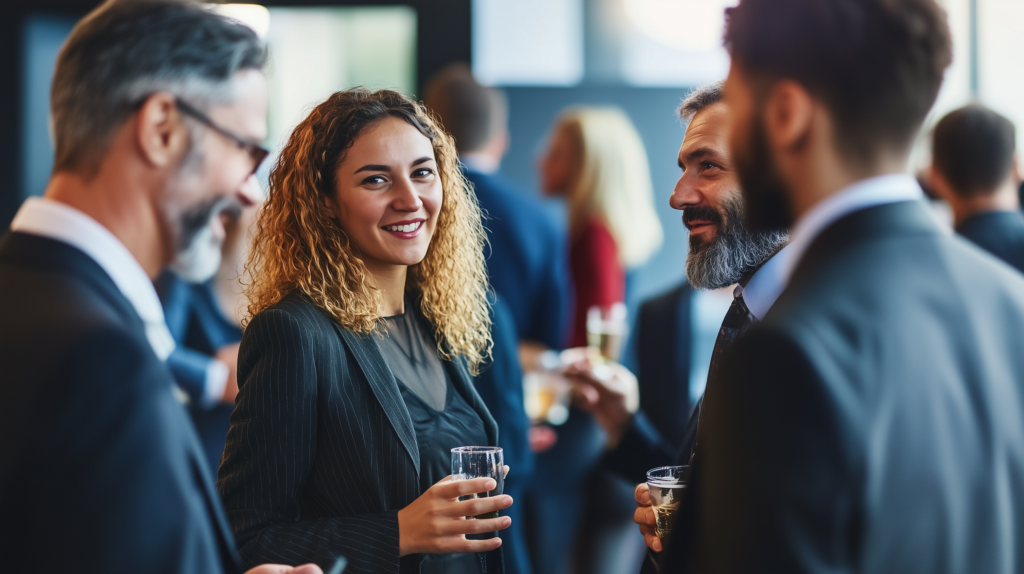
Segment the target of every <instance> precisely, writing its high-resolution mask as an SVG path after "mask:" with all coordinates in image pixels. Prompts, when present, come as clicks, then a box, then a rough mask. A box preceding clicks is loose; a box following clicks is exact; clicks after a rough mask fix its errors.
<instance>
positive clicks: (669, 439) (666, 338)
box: [605, 282, 696, 483]
mask: <svg viewBox="0 0 1024 574" xmlns="http://www.w3.org/2000/svg"><path fill="white" fill-rule="evenodd" d="M692 307H693V288H691V287H690V285H689V284H688V283H686V282H683V283H681V284H680V285H678V286H676V287H673V288H672V289H670V290H669V291H667V292H665V293H662V294H661V295H657V296H655V297H652V298H651V299H648V300H647V301H644V302H643V303H642V304H641V305H640V312H639V313H638V316H637V321H636V328H635V329H634V332H635V342H636V346H635V348H636V358H637V363H636V366H637V380H638V382H639V385H640V410H638V411H637V413H636V414H635V415H634V417H633V424H632V425H631V427H630V428H629V429H628V430H627V431H626V433H625V434H624V435H623V437H622V440H621V441H620V442H619V444H618V445H617V446H616V448H614V449H613V450H611V451H609V452H608V454H607V455H606V456H605V464H606V465H607V466H608V467H609V468H610V469H611V470H613V471H614V472H616V473H617V474H619V475H621V476H623V477H624V478H626V479H629V480H631V481H633V482H635V483H640V482H644V481H646V480H647V471H648V470H650V469H652V468H655V467H658V466H666V465H670V464H686V463H685V462H678V461H686V460H689V455H690V451H691V450H692V448H693V441H694V439H695V438H696V417H693V416H691V417H687V416H686V415H687V413H691V411H693V409H694V405H692V404H691V403H690V363H691V359H690V349H691V339H692V330H693V329H692V321H691V319H690V318H691V315H692Z"/></svg>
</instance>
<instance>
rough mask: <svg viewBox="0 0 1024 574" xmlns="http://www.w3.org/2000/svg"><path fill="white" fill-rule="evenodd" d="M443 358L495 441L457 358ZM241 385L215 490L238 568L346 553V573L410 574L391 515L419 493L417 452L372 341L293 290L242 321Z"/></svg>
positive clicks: (414, 558)
mask: <svg viewBox="0 0 1024 574" xmlns="http://www.w3.org/2000/svg"><path fill="white" fill-rule="evenodd" d="M444 364H445V368H446V369H447V370H448V374H449V376H450V377H451V379H452V383H453V385H454V386H455V388H456V389H457V390H458V391H459V392H460V393H461V394H462V395H463V397H464V398H465V399H466V401H467V402H468V403H469V405H470V406H471V407H472V408H473V409H474V410H476V411H477V412H478V413H479V414H480V417H481V419H483V422H484V428H485V430H486V432H487V438H488V440H489V441H490V444H497V443H498V428H497V425H496V424H495V422H494V419H493V418H492V417H491V415H490V413H489V412H488V411H487V407H485V406H484V404H483V401H481V399H480V396H479V395H478V394H477V392H476V390H475V389H474V388H473V385H472V382H471V381H472V379H471V378H470V375H469V373H468V371H467V369H466V367H465V364H464V363H463V361H461V360H456V361H444ZM238 380H239V394H238V398H237V402H236V406H235V411H234V413H233V414H232V416H231V430H230V431H229V433H228V438H227V445H226V446H225V449H224V457H223V459H222V461H221V466H220V473H219V479H218V482H217V486H218V488H219V490H220V493H221V496H222V498H223V501H224V507H225V509H226V510H227V514H228V519H229V521H230V522H231V527H232V529H233V530H234V532H235V536H236V539H237V541H238V545H239V550H240V552H241V554H242V559H243V562H244V563H245V564H246V567H250V566H253V565H256V564H260V563H264V562H278V563H286V564H302V563H305V562H315V563H317V564H319V565H320V566H321V567H323V568H324V569H325V570H326V569H327V568H328V567H329V566H330V565H331V563H332V562H333V561H334V559H335V558H336V557H337V556H338V555H344V556H346V557H347V558H348V559H349V567H348V570H346V572H347V573H364V572H366V573H369V572H395V573H397V572H416V571H418V569H419V562H420V560H421V555H410V556H406V557H404V558H401V559H399V555H398V511H399V510H401V509H402V508H404V507H406V506H408V505H409V504H410V503H411V502H412V501H414V500H415V499H416V498H417V497H419V496H420V495H421V494H422V491H421V490H420V487H419V468H420V460H419V449H418V447H417V443H416V434H415V430H414V427H413V422H412V418H411V417H410V415H409V411H408V410H407V409H406V407H405V402H404V400H403V399H402V396H401V393H400V391H399V389H398V383H397V382H396V380H395V378H394V376H393V375H392V374H391V370H390V369H389V368H388V366H387V362H386V359H385V357H384V356H383V355H382V354H381V352H380V349H379V347H378V346H377V343H376V341H374V340H373V339H372V337H368V336H365V337H364V336H359V335H356V334H354V333H352V332H351V331H348V330H346V329H344V328H343V327H341V326H340V325H338V323H337V322H335V321H334V320H332V319H331V318H329V317H328V316H327V315H326V314H325V313H323V312H322V311H321V310H320V309H319V308H318V307H316V306H315V305H314V304H313V303H312V302H311V301H309V300H308V299H307V298H305V297H304V296H302V295H298V294H292V295H289V296H287V297H285V298H284V299H283V300H282V301H281V302H279V303H277V304H276V305H274V306H273V307H270V308H268V309H266V310H265V311H263V312H261V313H259V314H257V315H256V316H255V317H253V319H252V321H251V322H250V324H249V326H248V327H247V328H246V330H245V334H244V336H243V338H242V344H241V349H240V351H239V356H238ZM487 570H488V573H489V574H494V573H500V572H501V555H500V549H499V550H498V551H496V552H493V553H490V555H489V556H488V568H487Z"/></svg>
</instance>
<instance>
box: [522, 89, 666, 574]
mask: <svg viewBox="0 0 1024 574" xmlns="http://www.w3.org/2000/svg"><path fill="white" fill-rule="evenodd" d="M540 172H541V174H540V175H541V184H542V189H543V191H544V192H545V194H547V195H549V196H561V197H564V198H565V201H566V204H567V207H568V213H569V233H570V240H569V243H570V250H569V260H570V267H571V273H572V279H573V283H574V290H575V304H574V310H575V311H574V319H573V322H572V329H571V332H570V333H569V337H568V340H567V341H566V343H567V344H568V345H569V346H570V347H582V346H585V345H586V344H587V310H588V309H589V308H590V307H594V306H599V307H610V306H611V305H613V304H615V303H622V302H624V301H625V295H626V293H625V291H626V271H627V270H628V269H630V268H634V267H637V266H639V265H641V264H643V263H644V262H646V261H647V260H648V259H649V258H650V257H651V255H653V254H654V252H655V251H656V250H657V249H658V247H659V246H660V245H661V241H662V230H661V223H660V222H659V220H658V216H657V213H656V212H655V209H654V197H653V196H654V193H653V191H652V186H651V176H650V172H649V168H648V163H647V153H646V152H645V151H644V146H643V143H642V142H641V141H640V136H639V134H637V131H636V128H634V127H633V124H632V122H630V120H629V118H628V117H627V116H626V114H625V113H623V112H622V111H621V110H619V109H616V108H590V107H587V108H573V109H570V110H567V111H565V112H564V113H563V114H562V115H561V116H560V117H559V118H558V120H557V121H556V123H555V127H554V129H553V130H552V134H551V139H550V142H549V144H548V148H547V151H546V153H545V154H544V156H543V157H542V158H541V160H540ZM555 432H556V433H557V440H556V441H555V443H554V446H553V447H552V448H551V449H550V450H548V451H546V452H542V453H540V454H539V455H538V457H537V471H536V474H535V477H534V480H533V485H534V486H533V487H532V490H531V492H530V496H529V497H528V500H527V507H528V509H527V510H528V514H529V517H530V518H529V527H530V528H529V532H530V536H531V550H532V551H533V554H534V569H535V572H536V574H556V573H557V574H563V573H566V572H578V573H583V572H586V573H587V574H602V573H608V572H625V571H635V570H636V569H637V568H638V567H639V564H640V562H641V560H642V555H643V551H644V549H643V544H642V543H641V541H639V540H638V537H637V536H636V534H635V532H633V531H632V530H631V529H633V528H635V526H634V525H633V524H632V515H633V511H634V510H635V507H636V505H635V503H634V502H633V486H634V485H632V484H625V483H624V482H623V481H621V480H620V479H617V478H613V477H611V475H610V474H608V473H607V472H603V471H598V472H595V471H594V469H595V467H596V466H597V463H598V460H599V459H600V457H601V455H602V453H603V451H604V444H605V438H604V434H603V432H602V431H601V430H600V428H599V427H598V425H597V423H596V422H595V420H594V419H593V417H592V416H591V415H590V414H588V413H586V412H583V411H582V410H577V409H572V410H571V411H570V416H569V419H568V421H566V423H565V424H564V425H562V426H559V427H556V429H555ZM584 500H591V501H597V503H596V504H587V505H585V504H584V502H583V501H584ZM574 554H575V559H574V556H573V555H574Z"/></svg>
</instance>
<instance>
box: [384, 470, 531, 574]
mask: <svg viewBox="0 0 1024 574" xmlns="http://www.w3.org/2000/svg"><path fill="white" fill-rule="evenodd" d="M506 468H507V467H506ZM507 472H508V471H507V470H506V473H507ZM451 478H452V477H450V476H446V477H445V478H442V479H441V480H440V481H438V483H437V484H435V485H434V486H431V487H430V489H429V490H427V491H426V492H424V493H423V494H422V495H420V497H419V498H417V499H416V500H414V501H413V502H412V504H410V505H409V506H406V507H405V508H403V509H402V510H399V511H398V551H399V555H400V556H405V555H406V554H416V553H419V552H425V553H428V554H447V553H449V552H487V551H489V550H494V549H495V548H497V547H499V546H501V539H500V538H498V537H497V536H495V537H494V538H491V539H488V540H467V539H466V535H467V534H480V533H482V532H495V531H497V530H504V529H506V528H508V527H509V525H510V524H512V519H511V518H509V517H507V516H499V517H498V518H487V519H481V520H474V519H467V518H466V517H467V516H477V515H480V514H484V513H487V512H497V511H499V510H501V509H503V508H508V507H509V506H512V497H511V496H509V495H507V494H502V495H499V496H494V497H491V498H473V499H469V500H462V501H460V500H459V497H460V496H466V495H469V494H476V493H480V492H488V491H490V490H494V488H495V487H496V483H495V482H494V479H493V478H474V479H472V480H459V481H455V482H452V480H451Z"/></svg>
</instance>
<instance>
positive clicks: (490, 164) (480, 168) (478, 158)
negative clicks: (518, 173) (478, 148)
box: [459, 153, 499, 175]
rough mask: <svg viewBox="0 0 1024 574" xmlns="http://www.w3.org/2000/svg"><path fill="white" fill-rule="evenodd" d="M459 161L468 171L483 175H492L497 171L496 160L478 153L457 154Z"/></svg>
mask: <svg viewBox="0 0 1024 574" xmlns="http://www.w3.org/2000/svg"><path fill="white" fill-rule="evenodd" d="M459 161H461V162H462V165H464V166H465V167H466V169H468V170H469V171H475V172H477V173H482V174H484V175H494V174H495V173H498V167H499V164H498V162H496V161H494V160H492V159H490V158H489V157H487V156H485V155H483V154H479V153H467V154H462V155H460V156H459Z"/></svg>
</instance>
